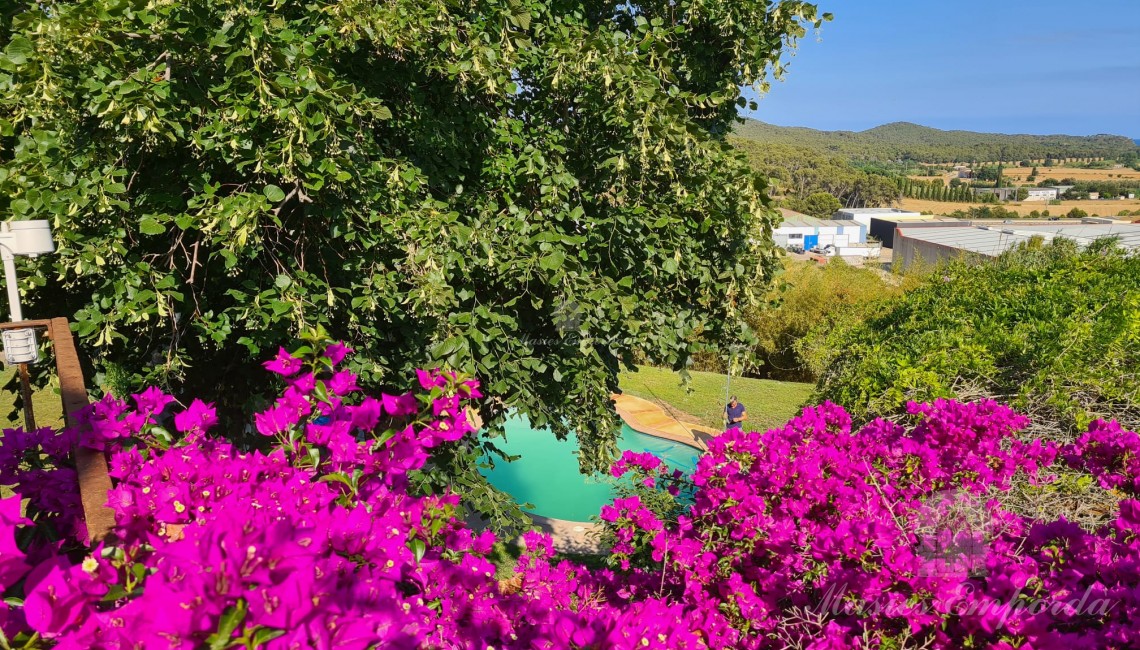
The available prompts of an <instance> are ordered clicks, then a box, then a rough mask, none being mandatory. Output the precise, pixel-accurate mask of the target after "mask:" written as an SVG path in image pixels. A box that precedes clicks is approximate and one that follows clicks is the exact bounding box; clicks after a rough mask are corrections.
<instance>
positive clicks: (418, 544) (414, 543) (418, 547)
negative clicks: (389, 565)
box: [408, 537, 427, 562]
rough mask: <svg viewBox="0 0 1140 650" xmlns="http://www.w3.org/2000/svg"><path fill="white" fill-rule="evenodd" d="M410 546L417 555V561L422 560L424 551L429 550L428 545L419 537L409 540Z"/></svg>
mask: <svg viewBox="0 0 1140 650" xmlns="http://www.w3.org/2000/svg"><path fill="white" fill-rule="evenodd" d="M408 548H409V549H411V551H412V554H413V555H415V556H416V562H419V561H420V560H422V559H423V557H424V553H426V552H427V545H426V544H424V541H423V540H422V539H420V538H418V537H417V538H415V539H413V540H411V541H410V542H408Z"/></svg>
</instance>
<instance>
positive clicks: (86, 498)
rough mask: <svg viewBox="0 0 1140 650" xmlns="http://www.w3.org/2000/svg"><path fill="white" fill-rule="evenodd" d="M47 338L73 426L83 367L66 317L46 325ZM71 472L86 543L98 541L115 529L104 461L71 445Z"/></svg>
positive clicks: (83, 391)
mask: <svg viewBox="0 0 1140 650" xmlns="http://www.w3.org/2000/svg"><path fill="white" fill-rule="evenodd" d="M48 336H49V337H50V338H51V340H52V345H53V346H54V348H55V368H56V372H57V373H58V375H59V390H60V398H61V399H62V401H63V416H64V418H65V420H66V422H67V426H69V427H73V426H76V420H75V414H76V413H77V412H78V411H80V410H82V409H83V407H85V406H87V403H88V402H87V385H86V384H85V383H84V381H83V368H82V367H81V366H80V365H79V352H78V350H76V349H75V339H73V338H72V337H71V325H70V324H69V323H68V322H67V319H66V318H53V319H51V323H50V325H48ZM74 454H75V471H76V473H77V474H78V475H79V498H80V499H81V500H82V502H83V518H84V519H85V520H86V521H87V535H88V536H89V538H90V543H92V544H94V543H96V542H99V541H102V540H103V539H104V538H106V537H107V534H108V533H110V532H111V529H112V528H114V526H115V511H114V510H111V509H110V508H109V507H107V494H108V493H109V492H110V491H111V476H110V475H109V474H108V473H107V458H106V457H105V456H104V455H103V452H102V451H99V450H96V449H88V448H86V447H82V446H79V445H76V446H75V450H74Z"/></svg>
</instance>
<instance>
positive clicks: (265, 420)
mask: <svg viewBox="0 0 1140 650" xmlns="http://www.w3.org/2000/svg"><path fill="white" fill-rule="evenodd" d="M299 419H300V418H299V417H298V414H297V411H296V409H293V408H289V407H288V406H282V405H281V404H276V405H274V406H271V407H269V408H268V409H266V410H264V411H262V412H261V413H258V414H256V415H254V416H253V423H254V426H255V427H257V432H258V433H260V434H261V435H263V436H275V435H277V434H279V433H282V432H284V431H288V430H289V428H290V427H292V426H293V425H295V424H297V421H298V420H299Z"/></svg>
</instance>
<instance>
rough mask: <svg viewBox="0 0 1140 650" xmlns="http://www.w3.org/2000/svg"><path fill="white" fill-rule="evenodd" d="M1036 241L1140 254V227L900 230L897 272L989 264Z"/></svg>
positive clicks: (1086, 225) (896, 240)
mask: <svg viewBox="0 0 1140 650" xmlns="http://www.w3.org/2000/svg"><path fill="white" fill-rule="evenodd" d="M1035 237H1038V238H1041V239H1043V240H1045V241H1050V240H1052V239H1054V238H1058V237H1061V238H1064V239H1071V240H1073V241H1075V242H1076V243H1077V244H1079V245H1081V246H1088V245H1089V244H1091V243H1093V242H1094V241H1096V240H1098V239H1104V238H1106V237H1115V238H1116V239H1117V241H1118V243H1119V245H1120V246H1123V247H1124V248H1128V249H1130V250H1134V251H1140V224H1132V223H1124V222H1116V223H1068V224H1050V225H1008V224H995V225H975V226H973V227H970V228H962V227H943V228H900V229H898V230H897V231H896V232H895V238H894V257H893V268H894V269H895V270H902V269H906V268H908V267H910V266H912V265H914V264H916V263H922V264H937V263H939V262H942V261H945V260H948V259H953V258H957V257H968V258H974V259H977V260H985V259H989V258H993V257H997V256H998V255H1001V254H1002V253H1004V252H1005V251H1007V250H1009V249H1011V248H1013V247H1014V246H1017V245H1018V244H1021V243H1024V242H1028V241H1029V240H1031V239H1033V238H1035Z"/></svg>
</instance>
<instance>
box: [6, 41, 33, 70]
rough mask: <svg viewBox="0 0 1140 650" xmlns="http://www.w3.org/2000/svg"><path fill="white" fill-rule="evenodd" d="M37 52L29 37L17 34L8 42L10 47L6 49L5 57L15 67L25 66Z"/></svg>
mask: <svg viewBox="0 0 1140 650" xmlns="http://www.w3.org/2000/svg"><path fill="white" fill-rule="evenodd" d="M35 51H36V48H35V46H34V45H33V44H32V42H31V41H30V40H28V39H27V37H25V36H22V35H20V34H16V35H15V36H13V37H12V40H11V41H9V42H8V47H5V48H4V56H5V58H7V59H8V60H9V61H10V62H12V64H14V65H24V64H25V63H27V62H28V57H30V56H31V55H32V54H34V53H35Z"/></svg>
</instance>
